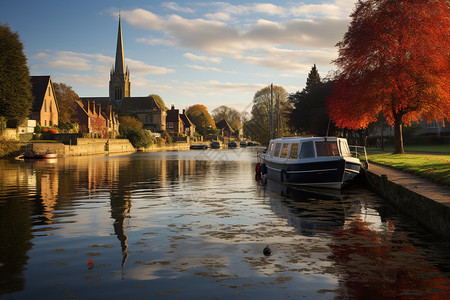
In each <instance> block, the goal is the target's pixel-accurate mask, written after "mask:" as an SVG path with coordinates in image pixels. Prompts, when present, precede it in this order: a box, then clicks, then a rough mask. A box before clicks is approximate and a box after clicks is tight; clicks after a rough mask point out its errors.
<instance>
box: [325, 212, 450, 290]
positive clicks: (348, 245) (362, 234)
mask: <svg viewBox="0 0 450 300" xmlns="http://www.w3.org/2000/svg"><path fill="white" fill-rule="evenodd" d="M370 226H371V224H370V223H368V222H364V221H362V220H361V219H360V220H354V221H352V222H351V223H349V224H346V226H345V228H343V229H342V230H338V231H336V232H335V233H334V234H333V235H332V241H331V242H330V248H331V250H332V254H331V255H330V258H331V259H333V260H334V262H335V263H334V265H335V267H336V268H337V269H336V273H337V275H338V277H339V278H340V280H339V289H338V290H337V293H338V297H336V299H348V298H350V299H369V298H370V299H424V297H425V298H426V297H428V296H429V297H431V298H432V299H444V298H446V297H449V293H450V286H449V285H448V279H447V278H446V277H442V275H441V273H440V272H439V271H438V269H437V268H435V267H434V266H433V265H431V264H430V263H429V262H428V261H427V260H426V259H425V258H424V257H422V256H421V254H420V253H419V252H418V250H417V248H415V247H414V246H413V245H412V244H411V243H410V242H409V241H408V239H407V237H406V236H404V235H403V234H399V233H397V232H395V228H394V226H393V224H392V223H390V222H388V223H387V225H386V230H385V231H373V230H371V229H370ZM402 295H403V296H402Z"/></svg>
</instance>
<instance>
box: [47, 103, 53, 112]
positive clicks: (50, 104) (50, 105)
mask: <svg viewBox="0 0 450 300" xmlns="http://www.w3.org/2000/svg"><path fill="white" fill-rule="evenodd" d="M48 106H49V107H50V112H52V102H49V104H48Z"/></svg>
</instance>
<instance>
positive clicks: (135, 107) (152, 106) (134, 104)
mask: <svg viewBox="0 0 450 300" xmlns="http://www.w3.org/2000/svg"><path fill="white" fill-rule="evenodd" d="M118 107H119V110H120V111H122V112H144V111H151V110H161V107H160V106H159V105H158V103H156V101H155V100H154V99H153V97H125V98H123V99H122V101H120V103H119V104H118Z"/></svg>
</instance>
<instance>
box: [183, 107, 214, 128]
mask: <svg viewBox="0 0 450 300" xmlns="http://www.w3.org/2000/svg"><path fill="white" fill-rule="evenodd" d="M186 115H187V116H188V118H189V119H190V120H191V122H192V123H194V125H195V126H196V127H197V128H203V129H205V128H206V127H211V128H214V129H215V128H216V123H215V122H214V120H213V119H212V117H211V115H210V114H209V112H208V109H207V108H206V106H204V105H202V104H195V105H192V106H189V107H188V109H187V110H186Z"/></svg>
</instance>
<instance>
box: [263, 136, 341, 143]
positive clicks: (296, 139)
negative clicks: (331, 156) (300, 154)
mask: <svg viewBox="0 0 450 300" xmlns="http://www.w3.org/2000/svg"><path fill="white" fill-rule="evenodd" d="M325 139H326V140H328V141H337V140H338V139H342V140H345V138H338V137H333V136H328V137H324V136H289V137H282V138H277V139H273V140H270V141H271V142H279V143H285V142H294V143H295V142H303V141H324V140H325Z"/></svg>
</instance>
